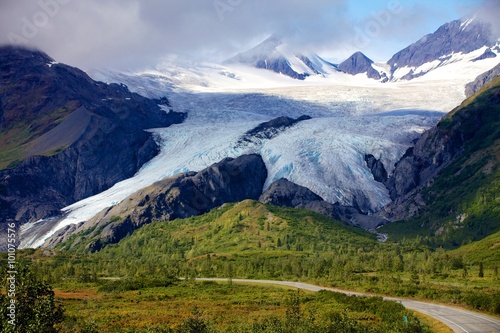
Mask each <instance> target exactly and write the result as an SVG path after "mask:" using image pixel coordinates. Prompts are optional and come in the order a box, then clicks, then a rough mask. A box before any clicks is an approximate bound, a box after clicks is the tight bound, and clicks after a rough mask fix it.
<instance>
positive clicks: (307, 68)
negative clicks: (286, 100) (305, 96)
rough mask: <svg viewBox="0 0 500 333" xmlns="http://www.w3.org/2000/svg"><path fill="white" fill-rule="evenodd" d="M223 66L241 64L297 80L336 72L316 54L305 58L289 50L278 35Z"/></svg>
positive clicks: (303, 55)
mask: <svg viewBox="0 0 500 333" xmlns="http://www.w3.org/2000/svg"><path fill="white" fill-rule="evenodd" d="M224 64H225V65H231V64H243V65H248V66H251V67H255V68H261V69H267V70H271V71H273V72H276V73H280V74H284V75H287V76H290V77H291V78H294V79H299V80H304V79H305V78H306V77H308V76H310V75H317V74H329V73H331V72H334V71H337V69H336V67H335V65H333V64H331V63H329V62H328V61H326V60H324V59H322V58H321V57H319V56H318V55H316V54H312V55H309V56H307V55H305V54H303V53H302V52H297V51H296V50H293V49H291V48H289V47H288V45H287V43H285V42H283V39H282V38H281V37H280V36H278V35H272V36H271V37H269V38H267V39H266V40H265V41H263V42H262V43H260V44H259V45H257V46H256V47H254V48H252V49H250V50H248V51H246V52H243V53H239V54H237V55H236V56H234V57H232V58H230V59H228V60H226V61H225V62H224Z"/></svg>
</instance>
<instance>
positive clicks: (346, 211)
mask: <svg viewBox="0 0 500 333" xmlns="http://www.w3.org/2000/svg"><path fill="white" fill-rule="evenodd" d="M259 201H260V202H262V203H265V204H270V205H274V206H281V207H291V208H303V209H308V210H312V211H314V212H317V213H320V214H323V215H325V216H328V217H329V218H332V219H334V220H338V221H342V222H344V223H346V224H350V225H355V226H358V227H362V228H364V229H374V228H376V227H377V226H379V225H381V224H382V223H383V222H384V221H383V220H382V219H380V218H378V217H375V216H368V215H365V214H362V213H361V211H360V209H359V207H349V206H341V205H340V204H339V203H335V204H331V203H329V202H326V201H324V200H323V198H321V197H320V196H319V195H317V194H316V193H314V192H312V191H311V190H310V189H308V188H307V187H304V186H300V185H297V184H295V183H293V182H291V181H289V180H287V179H285V178H281V179H278V180H276V181H275V182H273V183H272V184H271V185H270V186H269V188H268V189H267V190H266V191H265V192H264V193H263V194H262V195H261V196H260V198H259Z"/></svg>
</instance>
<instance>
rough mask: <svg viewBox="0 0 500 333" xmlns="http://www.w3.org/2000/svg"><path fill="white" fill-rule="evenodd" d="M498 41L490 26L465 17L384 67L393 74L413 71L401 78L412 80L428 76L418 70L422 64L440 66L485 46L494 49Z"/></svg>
mask: <svg viewBox="0 0 500 333" xmlns="http://www.w3.org/2000/svg"><path fill="white" fill-rule="evenodd" d="M497 37H498V36H494V33H493V30H492V27H491V24H489V23H485V22H483V21H481V20H479V19H477V18H476V17H475V16H472V17H466V18H462V19H460V20H455V21H452V22H449V23H446V24H443V25H442V26H441V27H439V28H438V29H437V30H436V31H435V32H434V33H431V34H428V35H426V36H424V37H422V38H421V39H420V40H418V41H417V42H415V43H413V44H411V45H410V46H408V47H407V48H405V49H403V50H401V51H400V52H398V53H396V54H395V55H394V56H393V57H392V58H391V59H390V60H389V61H388V62H387V63H388V64H389V65H391V67H392V71H393V73H394V72H396V70H397V69H399V68H404V67H407V68H412V69H413V70H414V71H413V72H410V74H408V75H406V76H405V77H403V79H411V78H414V77H418V76H421V75H424V74H425V73H427V72H426V71H419V70H417V69H418V67H420V66H422V65H424V64H427V63H431V62H434V61H439V62H440V63H441V64H442V63H445V62H446V61H448V60H449V59H450V58H451V57H452V55H453V54H458V53H462V54H468V53H471V52H473V51H476V50H479V49H481V48H483V47H485V46H487V47H494V46H495V44H496V42H497V40H498V38H497ZM434 67H435V66H434ZM427 71H428V70H427Z"/></svg>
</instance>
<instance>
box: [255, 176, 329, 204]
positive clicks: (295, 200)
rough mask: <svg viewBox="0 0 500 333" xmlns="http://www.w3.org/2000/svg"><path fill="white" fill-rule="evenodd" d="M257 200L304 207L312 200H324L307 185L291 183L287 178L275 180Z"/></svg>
mask: <svg viewBox="0 0 500 333" xmlns="http://www.w3.org/2000/svg"><path fill="white" fill-rule="evenodd" d="M259 201H260V202H262V203H265V204H270V205H274V206H284V207H294V208H297V207H305V206H306V205H307V204H309V203H311V202H314V201H324V200H323V198H321V197H320V196H319V195H317V194H316V193H314V192H313V191H311V190H310V189H308V188H307V187H304V186H300V185H297V184H295V183H292V182H291V181H289V180H288V179H285V178H281V179H278V180H276V181H275V182H273V183H272V184H271V186H269V188H268V189H267V190H266V191H265V192H264V193H263V194H262V195H261V196H260V198H259Z"/></svg>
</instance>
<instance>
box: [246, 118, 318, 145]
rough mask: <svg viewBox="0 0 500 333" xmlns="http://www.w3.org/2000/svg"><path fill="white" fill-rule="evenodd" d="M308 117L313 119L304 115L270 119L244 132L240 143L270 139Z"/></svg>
mask: <svg viewBox="0 0 500 333" xmlns="http://www.w3.org/2000/svg"><path fill="white" fill-rule="evenodd" d="M308 119H311V117H309V116H306V115H304V116H300V117H299V118H297V119H293V118H290V117H278V118H275V119H272V120H270V121H266V122H264V123H261V124H259V125H258V126H257V127H255V128H253V129H251V130H249V131H247V132H246V133H245V134H243V135H242V136H241V138H240V139H239V140H238V144H243V143H245V142H247V143H248V142H254V141H255V140H270V139H272V138H274V137H276V136H277V135H278V134H280V133H281V132H283V131H284V130H286V129H287V128H289V127H291V126H293V125H295V124H297V123H298V122H301V121H304V120H308Z"/></svg>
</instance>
